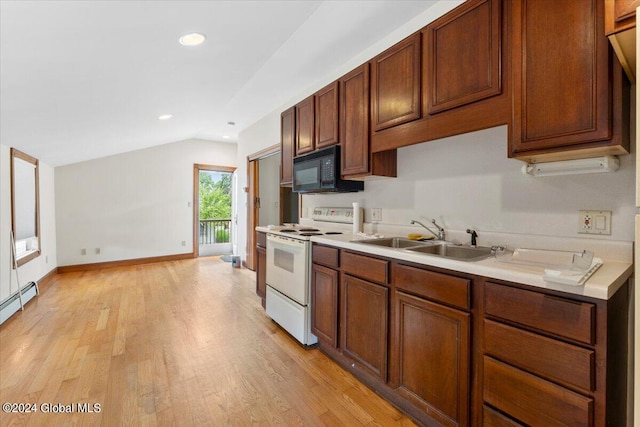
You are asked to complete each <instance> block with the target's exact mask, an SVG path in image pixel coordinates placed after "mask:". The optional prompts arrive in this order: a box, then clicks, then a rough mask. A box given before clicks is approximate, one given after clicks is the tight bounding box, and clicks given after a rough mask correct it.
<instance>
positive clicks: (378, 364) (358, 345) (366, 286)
mask: <svg viewBox="0 0 640 427" xmlns="http://www.w3.org/2000/svg"><path fill="white" fill-rule="evenodd" d="M340 288H341V308H342V310H341V316H342V321H341V330H340V347H341V348H342V352H343V354H344V355H345V356H347V357H348V358H350V359H351V360H353V362H354V364H353V365H352V366H354V367H355V366H356V364H357V366H358V368H361V369H365V370H367V371H369V372H370V373H371V374H373V375H375V376H376V377H378V378H380V379H381V380H382V381H384V382H386V380H387V342H388V328H387V319H388V317H389V290H388V289H387V288H386V287H385V286H382V285H377V284H375V283H371V282H367V281H365V280H362V279H358V278H356V277H353V276H350V275H348V274H343V275H342V277H341V280H340Z"/></svg>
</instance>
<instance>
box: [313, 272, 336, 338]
mask: <svg viewBox="0 0 640 427" xmlns="http://www.w3.org/2000/svg"><path fill="white" fill-rule="evenodd" d="M311 332H313V333H314V335H315V336H317V337H318V339H319V340H321V341H324V342H326V343H327V344H330V345H331V346H332V347H334V348H337V347H338V272H337V271H336V270H332V269H330V268H327V267H323V266H321V265H317V264H313V267H312V270H311Z"/></svg>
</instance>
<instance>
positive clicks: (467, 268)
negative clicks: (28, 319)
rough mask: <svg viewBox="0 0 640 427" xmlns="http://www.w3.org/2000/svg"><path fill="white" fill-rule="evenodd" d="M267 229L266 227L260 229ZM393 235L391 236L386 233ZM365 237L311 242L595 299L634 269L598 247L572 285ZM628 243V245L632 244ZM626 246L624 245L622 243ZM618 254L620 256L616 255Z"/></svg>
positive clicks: (526, 269)
mask: <svg viewBox="0 0 640 427" xmlns="http://www.w3.org/2000/svg"><path fill="white" fill-rule="evenodd" d="M259 231H267V230H259ZM387 237H392V236H387ZM365 238H366V237H363V236H356V235H353V234H351V233H345V234H341V235H323V236H313V237H312V238H311V241H312V242H315V243H321V244H325V245H331V246H336V247H339V248H343V249H350V250H354V251H358V252H364V253H368V254H371V255H378V256H383V257H387V258H394V259H397V260H402V261H410V262H414V263H417V264H423V265H426V266H431V267H440V268H445V269H448V270H453V271H457V272H462V273H469V274H474V275H479V276H484V277H489V278H493V279H499V280H505V281H509V282H515V283H521V284H525V285H530V286H536V287H539V288H545V289H553V290H556V291H561V292H567V293H570V294H575V295H583V296H587V297H592V298H598V299H604V300H606V299H609V298H611V296H613V294H615V292H616V291H617V290H618V289H620V287H621V286H622V285H623V284H624V283H625V282H626V281H627V280H628V279H629V277H631V275H632V273H633V263H632V262H631V261H630V260H629V261H628V260H625V259H623V260H620V259H611V258H607V257H606V254H607V253H613V252H610V251H600V252H602V253H598V252H596V253H595V256H596V257H599V258H602V259H603V264H602V266H601V267H600V268H599V269H598V270H597V271H596V272H595V273H594V274H593V276H591V277H590V278H589V279H588V280H587V282H586V283H585V284H584V285H581V286H571V285H563V284H559V283H553V282H546V281H544V280H543V279H542V275H543V273H544V268H540V267H535V266H521V265H514V264H510V263H504V262H501V261H498V260H497V259H496V258H493V257H491V258H487V259H484V260H481V261H475V262H472V261H458V260H453V259H449V258H443V257H439V256H430V255H426V254H421V253H416V252H411V251H407V250H404V249H393V248H387V247H383V246H376V245H366V244H362V243H358V242H356V241H354V240H362V239H365ZM625 243H628V246H629V249H631V247H632V244H631V243H630V242H622V244H625ZM625 246H626V245H625ZM618 258H619V257H618Z"/></svg>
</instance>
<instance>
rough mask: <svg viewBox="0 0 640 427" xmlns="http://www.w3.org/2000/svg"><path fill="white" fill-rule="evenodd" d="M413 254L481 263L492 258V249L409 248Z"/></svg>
mask: <svg viewBox="0 0 640 427" xmlns="http://www.w3.org/2000/svg"><path fill="white" fill-rule="evenodd" d="M407 250H408V251H411V252H419V253H422V254H427V255H436V256H441V257H445V258H452V259H457V260H460V261H479V260H481V259H483V258H488V257H490V256H491V248H488V247H484V246H477V247H475V248H474V247H471V246H456V245H449V244H440V245H429V246H420V247H412V248H407Z"/></svg>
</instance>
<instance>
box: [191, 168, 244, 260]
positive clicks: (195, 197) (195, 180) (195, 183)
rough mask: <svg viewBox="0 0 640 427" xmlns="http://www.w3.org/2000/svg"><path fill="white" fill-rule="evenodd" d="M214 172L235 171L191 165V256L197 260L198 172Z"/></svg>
mask: <svg viewBox="0 0 640 427" xmlns="http://www.w3.org/2000/svg"><path fill="white" fill-rule="evenodd" d="M201 170H208V171H216V172H229V173H233V172H235V171H236V167H235V166H217V165H206V164H202V163H195V164H194V165H193V211H192V214H193V238H192V239H193V256H194V258H197V257H199V256H200V247H199V245H198V222H199V220H200V213H199V211H198V206H200V185H199V184H200V171H201Z"/></svg>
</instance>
